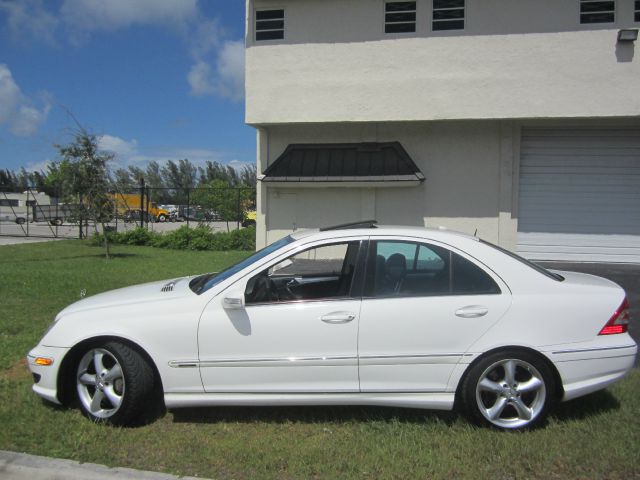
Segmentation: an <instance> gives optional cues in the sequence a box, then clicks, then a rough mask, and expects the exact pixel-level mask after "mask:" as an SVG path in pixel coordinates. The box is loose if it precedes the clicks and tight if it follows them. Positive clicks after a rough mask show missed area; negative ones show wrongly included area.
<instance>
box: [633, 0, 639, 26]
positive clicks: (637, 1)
mask: <svg viewBox="0 0 640 480" xmlns="http://www.w3.org/2000/svg"><path fill="white" fill-rule="evenodd" d="M633 20H634V21H635V22H640V0H636V3H635V8H634V13H633Z"/></svg>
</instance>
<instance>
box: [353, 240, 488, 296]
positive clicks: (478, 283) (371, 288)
mask: <svg viewBox="0 0 640 480" xmlns="http://www.w3.org/2000/svg"><path fill="white" fill-rule="evenodd" d="M499 293H500V287H498V285H497V284H496V282H495V281H494V280H493V279H492V278H491V276H490V275H489V274H487V273H486V272H485V271H484V270H483V269H482V268H480V267H479V266H477V265H476V264H474V263H473V262H471V261H469V260H467V259H465V258H464V257H462V256H460V255H458V254H457V253H454V252H452V251H450V250H447V249H446V248H442V247H439V246H437V245H429V244H424V243H417V242H405V241H372V242H371V246H370V249H369V257H368V260H367V273H366V282H365V296H367V297H373V298H383V297H420V296H434V295H486V294H499Z"/></svg>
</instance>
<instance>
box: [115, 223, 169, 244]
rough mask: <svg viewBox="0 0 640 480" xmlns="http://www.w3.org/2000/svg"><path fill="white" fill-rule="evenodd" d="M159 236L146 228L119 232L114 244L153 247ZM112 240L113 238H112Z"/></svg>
mask: <svg viewBox="0 0 640 480" xmlns="http://www.w3.org/2000/svg"><path fill="white" fill-rule="evenodd" d="M158 235H159V234H158V233H156V232H151V231H149V230H147V229H146V228H140V227H138V228H134V229H133V230H129V231H126V232H119V233H117V234H116V235H115V239H114V240H112V241H113V242H114V243H124V244H126V245H151V244H152V243H153V241H154V239H155V238H156V237H157V236H158ZM110 238H111V237H110Z"/></svg>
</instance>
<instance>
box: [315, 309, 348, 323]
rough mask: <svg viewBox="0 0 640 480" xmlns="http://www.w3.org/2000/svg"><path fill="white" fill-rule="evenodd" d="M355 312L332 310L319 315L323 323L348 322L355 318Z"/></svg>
mask: <svg viewBox="0 0 640 480" xmlns="http://www.w3.org/2000/svg"><path fill="white" fill-rule="evenodd" d="M355 318H356V314H355V313H351V312H332V313H327V314H326V315H323V316H321V317H320V320H322V321H323V322H324V323H349V322H351V321H352V320H355Z"/></svg>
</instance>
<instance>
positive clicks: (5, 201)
mask: <svg viewBox="0 0 640 480" xmlns="http://www.w3.org/2000/svg"><path fill="white" fill-rule="evenodd" d="M17 206H18V200H14V199H11V198H0V207H17Z"/></svg>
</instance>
